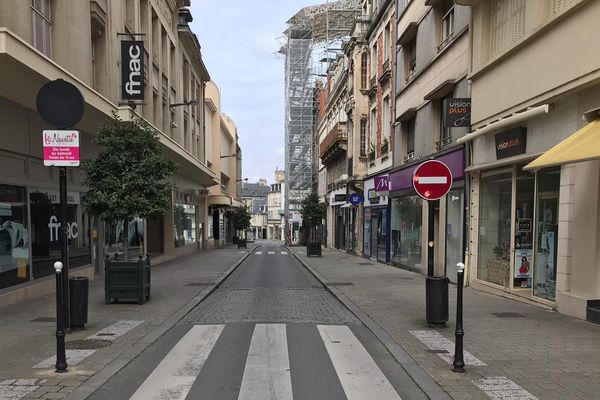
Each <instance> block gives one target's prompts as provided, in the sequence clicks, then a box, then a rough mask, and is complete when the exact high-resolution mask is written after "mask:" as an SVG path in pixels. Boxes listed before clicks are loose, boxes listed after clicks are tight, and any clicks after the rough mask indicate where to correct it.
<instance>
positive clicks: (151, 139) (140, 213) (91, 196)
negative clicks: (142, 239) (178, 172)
mask: <svg viewBox="0 0 600 400" xmlns="http://www.w3.org/2000/svg"><path fill="white" fill-rule="evenodd" d="M94 142H95V143H96V144H98V146H99V147H100V148H101V149H102V150H101V152H100V154H99V155H98V157H97V158H95V159H91V160H85V161H84V162H83V163H82V168H83V170H84V172H85V174H86V179H85V185H87V187H88V188H89V190H88V192H87V193H86V194H85V195H84V196H83V199H82V203H83V204H84V205H85V206H86V207H87V209H88V212H89V213H90V214H91V215H94V216H96V217H99V218H101V219H102V220H104V221H106V222H109V223H117V222H120V221H130V220H132V219H133V218H134V217H140V218H152V217H158V216H161V215H162V214H163V213H164V212H165V210H166V209H167V208H168V207H169V200H170V198H171V185H170V183H168V182H165V181H164V179H165V178H166V177H168V176H169V175H171V174H173V173H174V172H175V169H176V165H175V163H174V162H173V161H171V160H169V159H167V158H166V157H165V156H164V155H163V153H162V151H161V149H160V139H159V137H158V134H157V133H156V132H155V131H154V130H153V129H152V128H151V127H150V126H149V125H147V124H146V123H145V122H144V121H142V120H140V119H136V120H133V121H123V120H121V119H120V118H119V117H117V116H116V115H115V116H114V117H113V118H112V119H111V120H110V121H108V122H107V123H106V124H104V125H102V126H101V127H100V130H99V131H98V135H97V136H96V138H95V140H94Z"/></svg>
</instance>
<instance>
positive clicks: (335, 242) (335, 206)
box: [327, 186, 348, 249]
mask: <svg viewBox="0 0 600 400" xmlns="http://www.w3.org/2000/svg"><path fill="white" fill-rule="evenodd" d="M346 197H347V196H346V186H344V187H341V188H338V189H336V190H333V191H331V192H330V193H329V212H328V213H327V216H328V218H327V220H328V221H327V222H328V223H327V232H329V233H330V235H331V236H330V237H329V245H330V246H331V247H333V248H336V249H345V248H346V233H347V225H348V224H347V217H348V214H347V212H346V208H347V207H345V206H346Z"/></svg>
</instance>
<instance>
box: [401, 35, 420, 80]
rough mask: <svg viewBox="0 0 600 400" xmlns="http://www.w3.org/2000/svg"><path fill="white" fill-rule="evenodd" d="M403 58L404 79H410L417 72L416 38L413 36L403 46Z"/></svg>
mask: <svg viewBox="0 0 600 400" xmlns="http://www.w3.org/2000/svg"><path fill="white" fill-rule="evenodd" d="M404 58H405V60H406V71H405V76H406V80H407V81H408V80H410V79H411V78H412V77H413V76H415V73H416V72H417V38H416V37H415V38H413V39H412V40H411V41H410V42H408V43H407V44H406V47H405V48H404Z"/></svg>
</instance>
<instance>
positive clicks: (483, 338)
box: [291, 247, 600, 400]
mask: <svg viewBox="0 0 600 400" xmlns="http://www.w3.org/2000/svg"><path fill="white" fill-rule="evenodd" d="M291 250H292V251H293V253H294V254H295V255H296V256H297V257H298V258H299V259H300V261H302V262H303V263H305V264H308V266H309V267H312V268H311V269H312V270H313V271H314V272H315V273H316V274H317V275H318V276H319V277H320V278H322V279H323V281H324V283H326V284H327V285H328V286H329V287H330V288H331V290H332V292H333V293H334V294H335V293H337V294H338V297H341V299H342V300H345V301H350V302H351V303H353V305H355V306H356V307H358V309H360V310H361V311H362V312H364V313H366V314H367V315H368V317H370V318H371V319H372V320H374V321H375V322H376V324H378V325H379V326H380V327H381V328H383V330H385V332H387V334H389V335H391V337H392V338H393V339H394V340H395V341H396V342H397V343H398V344H400V345H401V346H402V348H403V349H404V350H405V351H406V352H408V354H409V355H410V356H411V357H412V358H413V359H414V361H416V363H417V364H418V365H419V366H420V367H421V368H423V369H424V370H425V371H427V373H428V374H429V375H431V377H433V379H434V380H435V381H436V382H437V383H438V384H439V385H440V386H441V387H442V389H443V390H444V391H446V392H447V393H448V395H449V396H450V397H452V398H454V399H488V398H491V399H498V400H499V399H504V400H507V399H536V398H537V399H540V400H553V399H556V400H559V399H560V400H567V399H590V400H591V399H598V398H599V394H598V393H600V326H599V325H596V324H592V323H589V322H586V321H582V320H578V319H574V318H571V317H567V316H564V315H561V314H558V313H557V312H554V311H549V310H545V309H542V308H538V307H536V306H532V305H528V304H524V303H520V302H517V301H514V300H509V299H505V298H502V297H497V296H494V295H490V294H486V293H483V292H479V291H475V290H472V289H470V288H465V291H464V331H465V336H464V346H465V362H466V363H467V365H466V367H465V368H466V373H464V374H456V373H453V372H452V370H451V363H452V356H453V354H454V328H455V325H454V321H455V313H456V302H455V300H456V287H455V286H454V285H450V321H449V323H448V324H447V325H446V327H442V328H439V327H431V326H428V324H427V322H426V321H425V277H424V276H422V275H420V274H417V273H413V272H408V271H405V270H402V269H399V268H395V267H392V266H389V265H384V264H379V263H377V262H374V261H370V260H367V259H364V258H360V257H356V256H352V255H349V254H346V253H341V252H338V251H332V250H328V249H324V250H323V256H322V257H321V258H318V257H317V258H315V257H311V258H307V257H306V251H305V248H303V247H292V248H291ZM351 305H352V304H351ZM466 352H468V353H470V354H471V355H472V357H470V356H469V355H468V354H467V353H466ZM473 364H475V365H473Z"/></svg>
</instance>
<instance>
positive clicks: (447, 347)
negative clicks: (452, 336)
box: [410, 330, 487, 367]
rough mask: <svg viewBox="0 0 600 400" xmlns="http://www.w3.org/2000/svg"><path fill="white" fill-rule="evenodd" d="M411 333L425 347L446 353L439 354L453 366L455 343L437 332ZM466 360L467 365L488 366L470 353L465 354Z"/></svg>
mask: <svg viewBox="0 0 600 400" xmlns="http://www.w3.org/2000/svg"><path fill="white" fill-rule="evenodd" d="M410 333H411V334H412V335H413V336H414V337H416V338H417V339H419V340H420V341H421V342H422V343H423V344H424V345H425V346H427V347H429V349H431V350H433V351H446V352H445V353H437V355H438V356H440V357H441V358H442V359H443V360H444V361H446V362H447V363H448V364H450V365H452V361H453V357H454V342H452V341H450V340H449V339H447V338H446V337H444V336H442V335H441V334H440V333H439V332H437V331H431V330H427V331H410ZM464 359H465V364H466V365H474V366H478V367H486V366H487V364H486V363H484V362H483V361H481V360H480V359H478V358H477V357H475V356H474V355H472V354H471V353H469V352H468V351H465V352H464Z"/></svg>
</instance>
